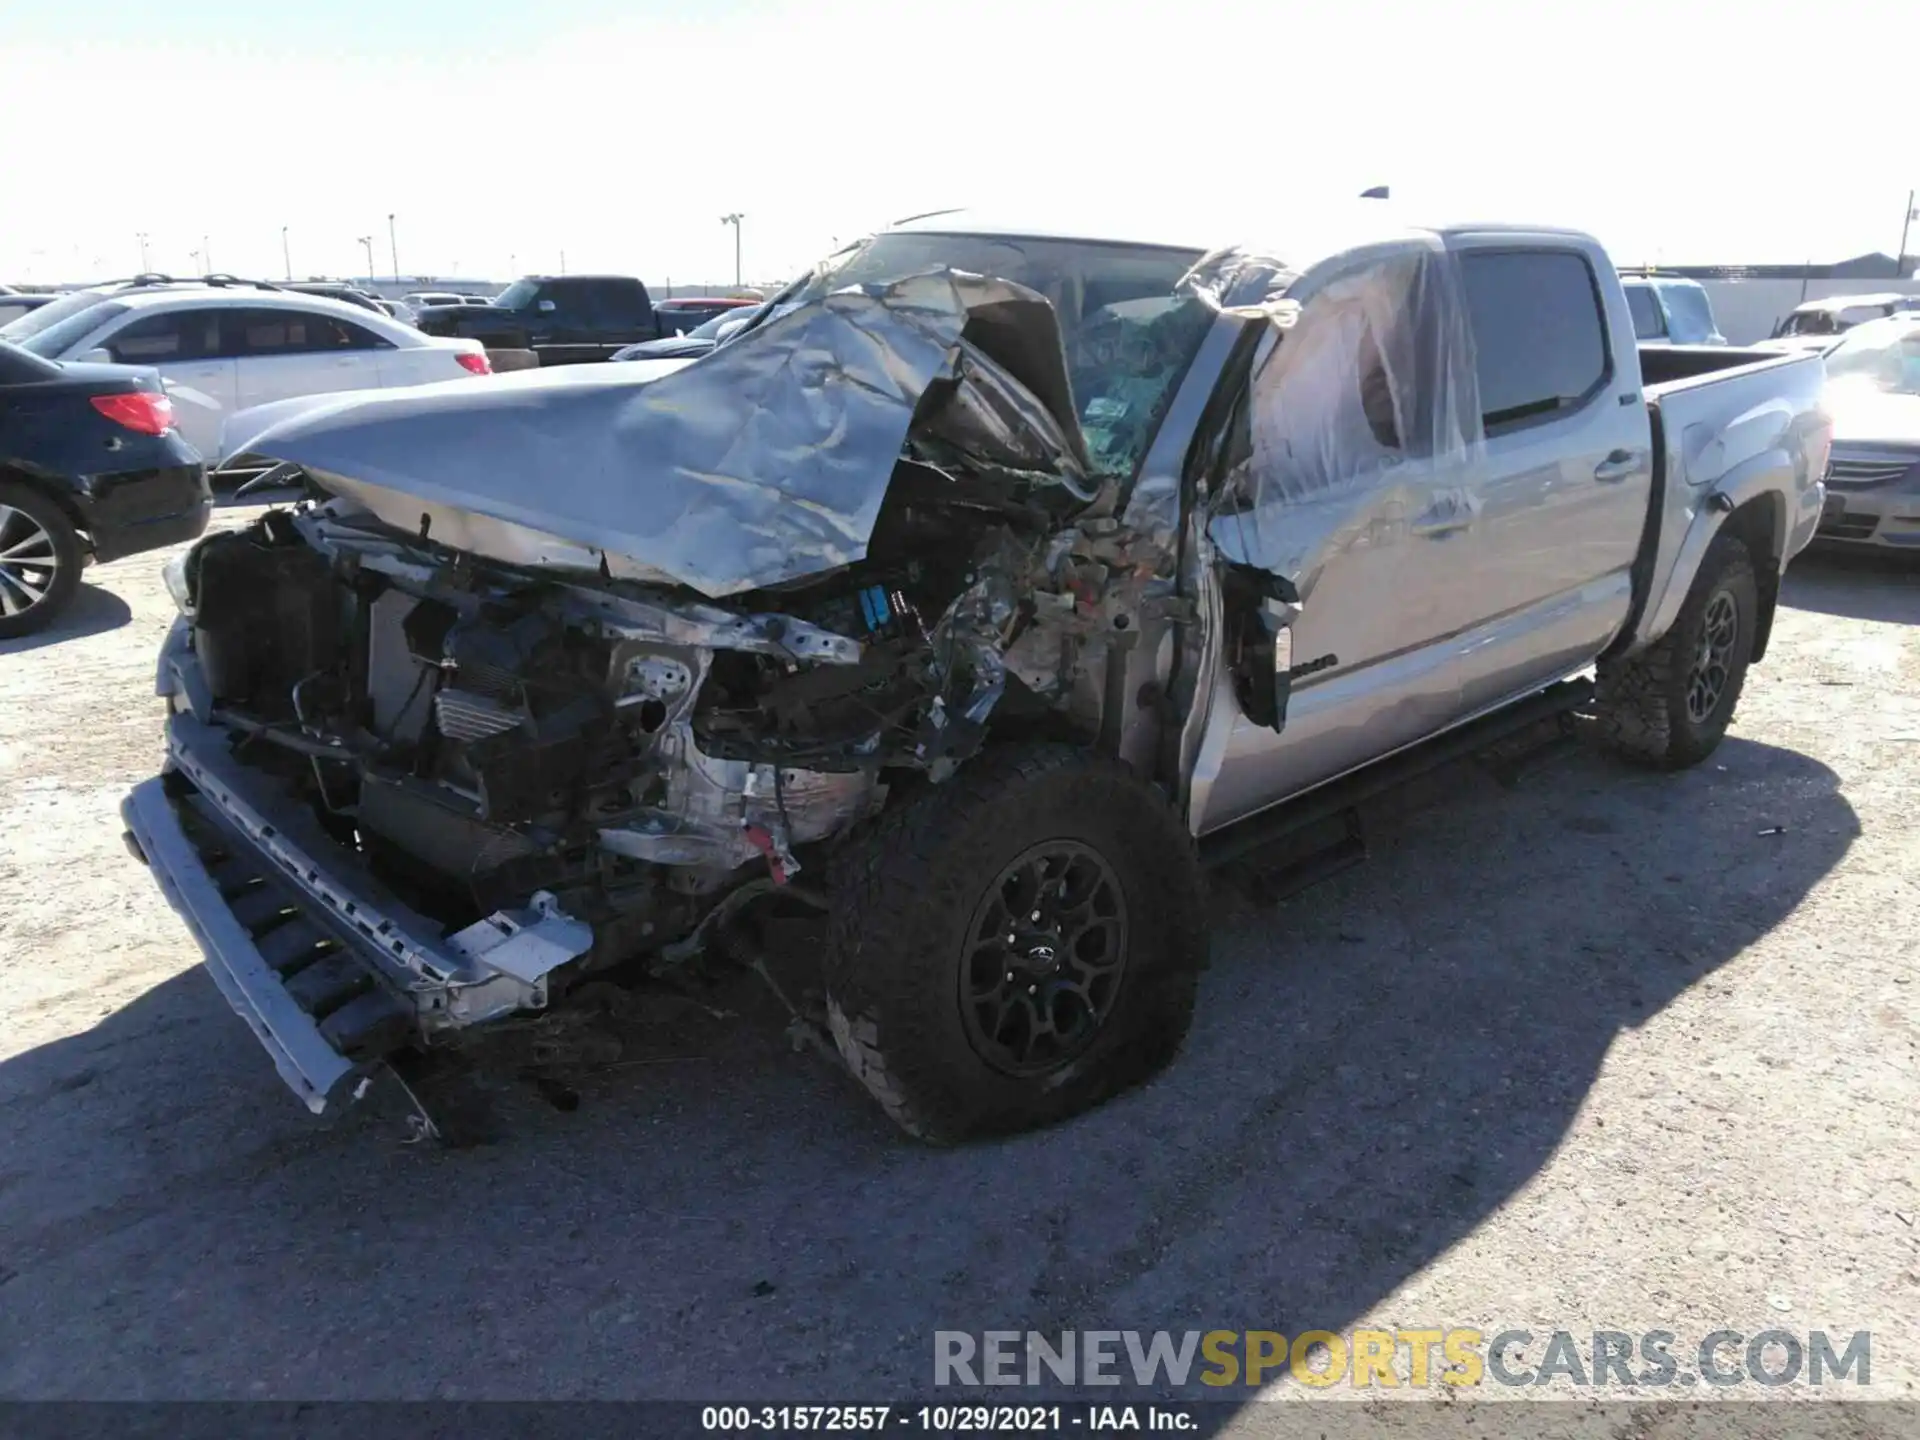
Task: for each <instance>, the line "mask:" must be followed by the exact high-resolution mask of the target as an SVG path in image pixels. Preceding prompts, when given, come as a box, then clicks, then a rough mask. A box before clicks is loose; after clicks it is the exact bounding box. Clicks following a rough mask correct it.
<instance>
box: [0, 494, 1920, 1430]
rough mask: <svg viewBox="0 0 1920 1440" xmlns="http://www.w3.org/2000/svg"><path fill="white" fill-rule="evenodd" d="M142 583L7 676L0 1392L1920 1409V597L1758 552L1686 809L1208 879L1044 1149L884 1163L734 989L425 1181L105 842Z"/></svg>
mask: <svg viewBox="0 0 1920 1440" xmlns="http://www.w3.org/2000/svg"><path fill="white" fill-rule="evenodd" d="M254 513H256V512H253V511H250V510H228V511H225V512H223V514H222V523H240V522H242V521H243V520H245V519H247V518H250V517H251V515H252V514H254ZM164 558H166V557H164V556H141V557H138V558H136V559H133V560H129V561H126V562H123V563H121V564H117V565H113V566H108V567H105V568H104V569H102V570H100V571H98V572H96V573H94V574H93V575H92V576H91V577H90V578H91V580H92V582H93V583H92V584H91V585H90V586H89V587H88V588H87V589H86V590H85V591H83V593H82V596H81V598H80V601H79V603H78V604H77V605H76V607H75V608H74V610H73V611H72V613H71V615H70V616H69V617H68V618H67V619H66V621H65V622H64V623H63V624H62V625H60V626H59V627H57V628H56V630H55V631H54V632H53V633H51V634H47V635H43V636H39V637H35V638H33V639H30V640H25V641H13V642H4V643H0V957H3V958H0V964H4V966H5V971H4V973H5V980H6V986H5V997H6V1007H7V1008H6V1018H5V1021H4V1023H3V1024H0V1393H4V1394H5V1395H8V1396H15V1397H19V1396H29V1397H38V1396H87V1397H97V1396H127V1397H162V1396H173V1397H207V1396H232V1397H239V1398H247V1397H258V1396H267V1395H270V1396H288V1397H348V1396H359V1397H365V1396H414V1397H430V1396H465V1397H476V1396H605V1397H612V1396H664V1397H684V1398H704V1399H709V1400H711V1399H720V1398H726V1399H747V1398H760V1397H770V1398H772V1397H779V1398H791V1399H795V1400H808V1401H822V1400H855V1399H867V1400H876V1399H891V1398H897V1397H900V1396H904V1395H907V1394H909V1393H915V1392H918V1391H921V1390H922V1389H924V1387H925V1386H927V1385H928V1384H929V1383H930V1380H931V1357H932V1353H933V1341H932V1332H933V1331H934V1329H935V1328H938V1327H948V1328H956V1329H968V1330H974V1331H978V1330H981V1329H987V1328H1005V1329H1022V1330H1024V1329H1029V1328H1032V1329H1040V1330H1053V1329H1060V1328H1086V1327H1089V1326H1096V1327H1097V1326H1112V1327H1117V1328H1118V1327H1144V1328H1154V1327H1167V1328H1172V1329H1176V1330H1177V1329H1185V1328H1189V1327H1197V1328H1203V1329H1204V1328H1212V1327H1220V1328H1228V1329H1243V1328H1273V1329H1278V1330H1283V1331H1286V1332H1288V1333H1293V1332H1296V1331H1298V1330H1300V1329H1304V1328H1309V1327H1324V1328H1328V1329H1333V1330H1339V1329H1342V1328H1344V1327H1347V1326H1349V1325H1354V1324H1384V1325H1388V1326H1393V1325H1399V1326H1402V1327H1407V1326H1427V1325H1430V1326H1459V1325H1482V1326H1485V1327H1487V1328H1488V1329H1490V1330H1491V1329H1493V1328H1497V1327H1500V1326H1504V1325H1514V1326H1519V1327H1528V1328H1532V1329H1535V1330H1538V1331H1549V1330H1553V1329H1556V1328H1558V1329H1568V1330H1572V1331H1574V1332H1576V1333H1580V1332H1582V1331H1589V1330H1591V1329H1594V1328H1612V1329H1636V1328H1665V1329H1670V1330H1674V1331H1677V1332H1680V1333H1682V1334H1683V1335H1684V1334H1692V1335H1695V1336H1697V1335H1699V1334H1701V1333H1704V1332H1706V1331H1709V1330H1712V1329H1716V1328H1719V1327H1721V1326H1723V1325H1724V1326H1727V1327H1729V1328H1735V1329H1740V1330H1742V1331H1744V1332H1745V1333H1747V1334H1752V1333H1754V1332H1756V1331H1759V1330H1762V1329H1767V1328H1783V1329H1789V1330H1794V1331H1798V1332H1800V1333H1802V1334H1804V1333H1805V1332H1806V1331H1807V1330H1810V1329H1820V1328H1824V1329H1826V1330H1829V1331H1833V1332H1839V1333H1840V1334H1842V1335H1844V1334H1846V1333H1848V1332H1851V1331H1854V1330H1857V1329H1869V1330H1872V1331H1873V1332H1874V1335H1873V1350H1872V1371H1873V1385H1872V1387H1871V1389H1870V1391H1868V1392H1866V1393H1868V1394H1870V1395H1875V1396H1885V1397H1897V1398H1913V1397H1914V1389H1913V1382H1914V1379H1915V1378H1916V1374H1917V1370H1920V1362H1917V1361H1916V1355H1915V1346H1916V1344H1917V1343H1920V1342H1916V1340H1915V1338H1914V1337H1915V1334H1916V1328H1915V1325H1914V1321H1915V1318H1916V1315H1920V1230H1916V1228H1915V1223H1916V1219H1920V1191H1917V1190H1916V1167H1915V1165H1914V1163H1913V1158H1912V1157H1913V1154H1914V1151H1913V1148H1912V1147H1913V1144H1914V1140H1915V1114H1916V1103H1915V1102H1916V1099H1920V1083H1916V1064H1917V1063H1920V1053H1917V1052H1916V1038H1917V1037H1920V1028H1917V1027H1916V1013H1915V1003H1914V1001H1915V995H1914V990H1915V987H1914V985H1912V984H1911V983H1909V982H1910V981H1911V979H1912V972H1913V968H1914V967H1913V956H1914V941H1913V933H1914V926H1913V917H1914V915H1915V913H1916V908H1915V880H1914V877H1915V874H1916V866H1915V861H1916V857H1917V855H1920V839H1916V834H1915V830H1914V826H1913V821H1914V808H1915V800H1914V797H1915V795H1916V781H1917V780H1920V647H1916V645H1915V639H1914V637H1915V635H1916V633H1917V632H1916V629H1915V627H1916V625H1920V571H1916V570H1914V569H1912V568H1894V567H1890V566H1889V565H1887V564H1885V563H1876V562H1871V561H1856V560H1853V559H1830V558H1827V557H1823V556H1809V557H1803V558H1802V559H1801V560H1800V561H1798V562H1797V563H1796V564H1795V566H1794V569H1793V571H1792V572H1791V573H1790V575H1789V576H1788V580H1787V585H1786V591H1785V597H1784V608H1783V610H1782V614H1781V617H1780V622H1779V625H1778V628H1777V629H1776V631H1775V634H1774V640H1773V649H1772V653H1771V655H1770V656H1769V657H1768V659H1767V661H1766V662H1765V663H1764V664H1763V665H1762V666H1761V667H1760V668H1759V669H1758V670H1756V671H1754V672H1753V673H1752V674H1751V675H1750V676H1749V682H1748V689H1747V693H1746V697H1745V699H1744V701H1743V702H1742V705H1741V709H1740V712H1739V715H1738V717H1737V719H1736V720H1735V723H1734V728H1733V731H1732V734H1731V736H1730V738H1729V740H1728V742H1727V743H1726V744H1725V745H1724V746H1723V747H1722V748H1721V749H1720V750H1719V751H1718V752H1717V753H1716V754H1715V755H1714V756H1713V757H1712V759H1711V760H1710V761H1709V762H1708V763H1707V764H1706V765H1704V766H1702V767H1701V768H1699V769H1698V770H1695V771H1692V772H1689V773H1687V774H1684V775H1681V776H1676V777H1665V776H1657V775H1648V774H1643V773H1638V772H1635V771H1631V770H1628V769H1625V768H1622V767H1621V766H1620V765H1618V764H1616V763H1614V762H1612V761H1609V760H1607V759H1605V758H1603V757H1601V756H1599V755H1598V754H1596V753H1593V752H1592V751H1590V750H1587V749H1584V748H1579V747H1574V748H1570V749H1563V750H1560V751H1558V752H1555V753H1553V754H1551V755H1549V756H1547V757H1545V758H1544V759H1542V760H1541V761H1540V762H1539V763H1538V764H1537V765H1535V766H1534V767H1533V768H1531V769H1529V770H1527V771H1525V772H1524V773H1522V774H1521V775H1520V776H1519V777H1518V778H1517V779H1516V778H1512V777H1508V780H1507V783H1502V781H1501V780H1498V779H1496V778H1495V777H1493V776H1492V775H1490V774H1488V773H1487V772H1486V771H1484V770H1482V769H1480V768H1477V767H1474V766H1470V765H1469V766H1461V767H1456V768H1455V769H1453V770H1450V771H1448V772H1446V773H1445V774H1443V775H1441V776H1439V777H1435V778H1434V779H1432V780H1430V781H1428V782H1426V783H1425V784H1423V786H1422V787H1421V790H1420V793H1419V794H1418V795H1417V796H1410V797H1402V798H1401V799H1400V800H1398V801H1396V802H1394V803H1393V804H1391V805H1389V806H1387V807H1384V808H1383V809H1382V810H1381V811H1380V812H1379V813H1377V814H1375V815H1373V816H1372V817H1371V826H1370V834H1371V839H1372V844H1373V859H1372V860H1371V861H1370V862H1369V863H1368V864H1367V865H1365V866H1363V867H1361V868H1359V869H1357V870H1354V871H1351V872H1349V873H1347V874H1345V875H1343V876H1341V877H1339V878H1338V879H1336V880H1334V881H1332V882H1330V883H1328V884H1326V885H1323V886H1321V887H1320V888H1318V889H1317V890H1314V891H1311V892H1309V893H1308V894H1306V895H1304V896H1301V897H1300V898H1298V899H1297V900H1295V901H1293V902H1290V903H1288V904H1286V905H1284V906H1282V907H1279V908H1278V909H1277V910H1269V909H1266V908H1262V907H1261V906H1259V905H1257V904H1256V903H1254V902H1253V901H1251V900H1249V899H1248V898H1247V897H1246V896H1245V895H1244V894H1242V893H1238V892H1233V891H1223V892H1222V893H1221V894H1220V896H1219V898H1218V900H1217V904H1218V906H1219V907H1220V913H1221V915H1222V920H1221V922H1220V924H1219V926H1218V928H1217V932H1216V939H1215V944H1214V961H1213V966H1212V969H1211V971H1210V973H1209V974H1208V976H1207V977H1206V980H1205V983H1204V985H1203V988H1202V991H1201V1001H1200V1011H1199V1016H1198V1020H1197V1022H1196V1025H1195V1029H1194V1034H1193V1040H1192V1043H1191V1045H1190V1046H1189V1048H1188V1051H1187V1052H1186V1054H1185V1055H1184V1056H1183V1057H1182V1058H1181V1059H1180V1060H1179V1061H1178V1062H1177V1063H1176V1065H1175V1066H1174V1067H1173V1069H1171V1070H1170V1071H1169V1072H1168V1073H1166V1074H1165V1075H1163V1076H1162V1077H1161V1078H1160V1079H1159V1080H1157V1081H1156V1082H1155V1083H1153V1084H1152V1085H1150V1086H1148V1087H1147V1088H1145V1089H1143V1090H1141V1091H1138V1092H1136V1093H1134V1094H1132V1095H1129V1096H1127V1097H1125V1098H1123V1099H1122V1100H1120V1101H1119V1102H1117V1103H1115V1104H1112V1105H1109V1106H1107V1107H1106V1108H1104V1109H1102V1110H1100V1111H1098V1112H1096V1113H1094V1114H1092V1115H1090V1116H1087V1117H1085V1118H1083V1119H1081V1120H1079V1121H1076V1122H1074V1123H1072V1124H1069V1125H1066V1126H1063V1127H1061V1128H1059V1129H1056V1130H1053V1131H1050V1132H1045V1133H1041V1134H1036V1135H1031V1136H1027V1137H1023V1138H1020V1139H1017V1140H1013V1141H1010V1142H1006V1143H1000V1144H991V1145H979V1146H973V1147H969V1148H965V1149H959V1150H952V1151H936V1150H929V1149H924V1148H921V1147H918V1146H915V1145H913V1144H911V1143H909V1142H907V1141H905V1140H903V1139H901V1138H900V1136H899V1135H898V1134H896V1133H895V1132H894V1131H893V1129H892V1127H891V1126H890V1125H889V1124H888V1123H887V1121H886V1120H885V1119H884V1118H883V1117H882V1115H881V1114H880V1112H879V1111H878V1110H877V1109H876V1108H875V1107H874V1106H873V1105H872V1104H870V1103H869V1102H868V1101H867V1099H866V1097H865V1096H864V1095H863V1094H862V1093H861V1092H860V1091H859V1090H858V1089H857V1088H856V1087H855V1086H854V1085H853V1084H852V1082H851V1081H849V1080H847V1079H846V1078H845V1077H844V1076H843V1075H842V1074H840V1073H838V1072H837V1071H836V1070H835V1069H834V1068H832V1067H831V1066H829V1065H828V1064H827V1063H826V1062H825V1061H824V1060H823V1059H822V1058H821V1057H820V1056H818V1055H817V1054H814V1053H811V1052H804V1051H803V1052H799V1053H795V1052H794V1051H793V1050H792V1049H791V1048H790V1047H789V1046H788V1045H787V1044H786V1043H785V1041H784V1039H783V1036H782V1033H781V1032H782V1020H783V1016H782V1014H781V1013H780V1012H779V1011H778V1009H777V1006H776V1005H775V1004H774V1003H773V1002H772V1001H771V999H770V998H768V997H766V996H765V995H764V993H763V992H762V991H760V990H759V989H758V988H757V987H756V986H755V985H752V984H749V983H746V982H743V981H736V982H730V983H727V984H724V985H722V986H721V987H719V988H718V989H717V990H716V991H715V992H714V993H713V994H712V995H711V996H710V997H708V998H709V999H710V1001H711V1004H712V1005H713V1007H715V1008H718V1009H721V1010H725V1011H728V1012H731V1013H730V1015H729V1016H728V1017H726V1018H719V1017H716V1016H714V1015H711V1014H709V1013H707V1012H706V1011H705V1010H703V1009H702V1008H701V1007H700V1006H698V1005H695V1004H693V1003H691V1002H680V1003H678V1004H676V1005H673V1006H670V1007H666V1008H665V1009H663V1011H662V1012H661V1013H659V1014H658V1015H657V1016H656V1017H654V1019H653V1021H651V1022H635V1024H634V1026H633V1028H632V1029H631V1031H630V1033H629V1034H628V1035H627V1036H626V1039H627V1042H628V1043H627V1046H626V1050H625V1052H624V1058H623V1060H622V1061H621V1063H619V1064H618V1065H616V1066H612V1067H610V1068H606V1069H604V1070H601V1071H600V1072H598V1073H596V1074H594V1075H592V1076H590V1077H588V1078H587V1079H586V1080H584V1081H583V1082H582V1083H581V1084H580V1086H579V1094H580V1099H581V1103H580V1105H579V1107H578V1108H577V1109H576V1110H572V1111H562V1110H561V1109H558V1108H555V1107H554V1106H553V1105H551V1104H549V1103H546V1102H545V1101H543V1100H542V1099H541V1098H540V1097H539V1096H538V1095H537V1094H535V1093H534V1092H533V1090H532V1089H531V1088H530V1087H527V1086H524V1085H521V1084H518V1083H516V1082H515V1081H513V1079H512V1077H511V1076H510V1075H505V1074H503V1075H501V1076H500V1077H499V1079H500V1084H501V1086H502V1089H501V1092H500V1093H501V1098H502V1100H503V1105H504V1110H505V1114H506V1118H507V1121H508V1127H509V1132H508V1135H507V1137H506V1139H505V1141H504V1143H502V1144H499V1145H497V1146H494V1147H491V1148H489V1149H485V1150H481V1151H475V1152H465V1153H456V1152H449V1151H445V1150H440V1149H435V1148H433V1147H429V1146H418V1145H411V1144H408V1143H406V1139H407V1128H406V1125H405V1123H404V1120H405V1115H404V1108H403V1107H402V1106H401V1105H400V1104H399V1101H398V1097H397V1094H396V1092H395V1091H394V1090H392V1089H391V1088H383V1089H377V1090H376V1091H375V1092H374V1094H373V1095H371V1096H369V1100H368V1103H366V1104H363V1105H362V1106H360V1107H358V1108H356V1109H354V1110H352V1111H350V1112H349V1113H347V1114H346V1115H345V1116H343V1117H342V1118H341V1119H339V1120H338V1121H335V1122H333V1123H328V1124H316V1123H314V1122H311V1121H310V1120H309V1118H308V1117H307V1115H306V1114H305V1112H304V1110H302V1109H301V1108H300V1106H299V1105H298V1103H297V1102H296V1101H295V1100H294V1099H293V1098H292V1096H291V1095H290V1094H289V1093H287V1092H286V1091H285V1090H284V1089H283V1088H282V1086H281V1085H280V1082H279V1081H278V1080H277V1079H276V1077H275V1075H274V1072H273V1069H272V1067H271V1065H270V1064H269V1063H268V1061H267V1058H266V1056H265V1055H264V1053H262V1051H261V1050H260V1048H259V1047H258V1045H257V1044H256V1043H255V1042H254V1040H253V1039H252V1037H251V1036H250V1035H249V1034H248V1032H247V1030H246V1029H245V1027H244V1026H243V1025H242V1024H241V1023H240V1022H239V1021H238V1020H237V1019H236V1018H235V1017H234V1016H233V1015H232V1014H231V1013H230V1012H229V1011H228V1010H227V1008H226V1006H225V1004H224V1003H223V1002H222V1001H221V999H220V997H219V996H218V994H217V993H216V991H215V990H214V988H213V985H212V984H211V982H209V981H208V980H207V979H206V978H205V976H204V975H202V974H200V973H199V971H198V968H197V960H198V956H197V954H196V952H195V951H194V949H193V947H192V945H191V942H190V941H189V940H188V937H187V934H186V931H185V930H184V929H183V927H182V926H181V925H180V924H179V922H178V921H177V920H176V919H175V917H174V916H173V914H172V913H171V912H170V911H169V910H168V909H167V907H166V905H165V903H164V902H163V901H162V899H161V897H160V894H159V892H158V890H157V889H156V888H155V887H154V885H153V884H152V882H151V881H150V880H149V879H148V877H147V876H146V874H145V873H144V872H143V871H142V870H141V869H140V868H139V867H138V866H137V865H136V864H135V863H134V862H133V861H132V860H130V859H129V858H128V856H127V853H126V852H125V850H124V849H123V848H122V846H121V841H120V824H119V820H118V816H117V806H118V804H119V801H120V797H121V795H122V794H123V793H124V792H125V790H126V789H127V787H129V786H130V785H132V784H133V783H134V782H136V781H138V780H141V779H143V778H145V777H147V776H148V775H150V774H152V773H153V770H154V768H155V765H156V763H157V761H158V758H159V754H160V740H159V735H160V705H159V702H158V701H157V700H156V699H155V698H154V697H153V694H152V675H153V660H154V655H155V651H156V648H157V646H158V644H159V641H160V638H161V636H162V634H163V633H164V631H165V629H166V626H167V624H168V622H169V619H170V617H171V612H172V607H171V604H170V603H169V601H168V600H167V598H166V595H165V592H164V590H163V589H162V587H161V584H160V580H159V562H160V561H161V560H162V559H164ZM1535 1358H1536V1359H1537V1357H1535ZM1848 1389H1849V1391H1850V1396H1849V1398H1851V1396H1853V1395H1858V1394H1860V1393H1861V1392H1859V1391H1857V1390H1853V1389H1852V1387H1851V1386H1849V1387H1848ZM1829 1393H1831V1392H1829ZM1003 1398H1004V1397H1003Z"/></svg>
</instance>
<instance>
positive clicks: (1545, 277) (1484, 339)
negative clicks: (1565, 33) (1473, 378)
mask: <svg viewBox="0 0 1920 1440" xmlns="http://www.w3.org/2000/svg"><path fill="white" fill-rule="evenodd" d="M1460 268H1461V275H1462V278H1463V279H1464V280H1465V282H1466V291H1467V310H1468V314H1469V316H1470V317H1471V320H1472V324H1473V344H1474V354H1475V368H1476V369H1477V371H1478V375H1479V381H1480V412H1481V419H1482V423H1483V424H1484V425H1485V426H1486V429H1487V432H1488V433H1489V434H1494V433H1497V432H1498V431H1500V430H1502V429H1511V428H1513V427H1514V426H1517V425H1522V424H1525V423H1527V422H1529V421H1533V420H1538V419H1541V418H1543V417H1546V416H1551V415H1556V414H1562V413H1565V412H1567V411H1570V410H1576V409H1578V408H1580V407H1581V406H1582V405H1584V404H1585V403H1586V402H1587V401H1588V400H1590V399H1591V398H1593V396H1594V395H1595V394H1596V393H1598V391H1599V390H1600V388H1601V386H1603V385H1604V384H1606V381H1607V377H1608V374H1609V371H1610V366H1609V363H1608V357H1607V331H1606V318H1605V313H1604V312H1603V311H1602V310H1601V308H1600V288H1599V286H1598V284H1597V283H1596V282H1595V280H1594V276H1593V271H1592V269H1591V268H1590V267H1589V266H1588V264H1587V262H1586V259H1585V257H1583V256H1581V255H1577V254H1574V253H1572V252H1571V251H1564V250H1479V251H1475V250H1469V251H1467V252H1465V253H1464V254H1462V255H1461V257H1460Z"/></svg>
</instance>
